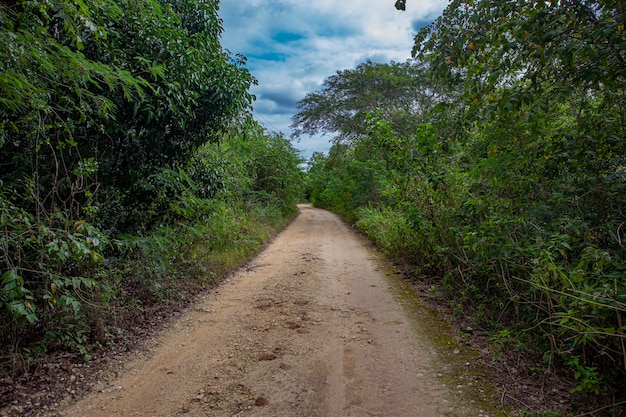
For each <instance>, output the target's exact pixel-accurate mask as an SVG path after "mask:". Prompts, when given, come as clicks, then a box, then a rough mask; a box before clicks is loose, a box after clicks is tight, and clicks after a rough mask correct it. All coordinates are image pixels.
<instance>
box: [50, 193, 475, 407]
mask: <svg viewBox="0 0 626 417" xmlns="http://www.w3.org/2000/svg"><path fill="white" fill-rule="evenodd" d="M300 210H301V214H300V216H299V217H298V218H297V219H296V220H295V221H294V222H293V223H292V224H291V225H290V226H289V227H288V228H287V229H286V230H285V231H283V232H282V233H281V234H280V235H279V236H278V237H277V238H276V240H275V241H274V242H273V243H272V244H271V245H270V246H269V247H268V248H267V249H266V250H265V251H264V252H263V253H262V254H261V255H260V256H258V257H257V258H256V259H255V260H254V261H253V262H252V263H251V264H249V265H248V267H247V268H244V269H242V270H241V271H240V272H239V273H237V274H236V275H235V276H233V277H232V278H231V279H229V280H228V281H227V282H226V283H224V284H223V285H221V286H220V287H219V288H218V289H217V290H214V291H212V292H211V293H210V294H209V295H207V296H206V297H205V299H204V300H203V301H202V302H201V303H199V304H197V305H195V306H194V308H193V309H192V310H191V311H190V312H189V313H188V314H186V315H184V316H183V317H182V318H181V319H179V320H177V321H176V322H175V323H174V324H173V325H172V328H171V330H169V331H168V332H167V333H166V334H164V335H162V336H160V337H159V339H158V340H157V341H156V342H155V344H154V348H153V350H152V351H151V352H150V353H149V354H148V355H146V356H143V357H140V358H137V359H136V360H134V361H133V362H132V363H131V364H130V365H129V366H128V370H127V371H126V372H125V373H124V374H123V375H122V376H120V377H119V378H118V379H117V380H111V381H108V382H107V383H103V385H102V386H101V387H100V388H99V391H98V392H95V393H94V394H92V395H91V396H89V397H87V398H85V399H84V400H82V401H80V402H78V403H76V404H73V405H71V406H68V407H67V408H66V409H65V410H64V411H63V413H62V414H63V415H65V416H81V417H82V416H96V417H98V416H107V417H115V416H176V415H187V416H205V417H206V416H215V417H222V416H227V417H232V416H272V417H287V416H289V417H295V416H307V417H309V416H320V417H321V416H324V417H339V416H355V417H356V416H358V417H363V416H387V417H403V416H407V417H408V416H411V417H415V416H420V417H430V416H481V415H483V416H486V415H487V412H484V411H482V410H481V409H480V407H479V406H478V405H477V404H478V403H476V402H474V400H477V398H476V397H475V395H476V394H475V393H470V394H468V395H466V394H467V390H466V389H470V387H471V386H472V382H468V383H467V385H457V382H451V381H452V380H451V379H449V378H447V377H446V372H447V371H449V370H450V369H451V368H450V365H449V364H446V363H444V362H443V361H442V359H441V355H440V354H439V353H440V352H439V351H440V350H441V349H442V347H441V346H440V343H434V342H433V341H432V340H431V339H432V337H431V336H432V335H429V334H427V333H428V332H426V331H425V330H423V327H424V326H422V324H420V323H419V322H416V321H415V315H414V314H409V311H408V310H407V307H406V306H403V305H402V303H401V302H399V301H398V299H397V297H396V296H394V291H397V289H396V284H394V283H393V282H392V280H390V279H389V277H388V276H387V275H389V274H388V273H387V272H386V271H385V268H384V266H383V265H382V263H381V262H380V261H379V260H378V259H377V257H376V254H375V253H374V252H373V251H372V250H371V249H369V248H368V247H367V246H366V245H364V243H363V241H362V240H361V239H360V238H358V237H357V236H356V235H355V234H354V233H352V231H351V230H350V229H349V228H348V227H346V226H345V225H344V224H343V223H342V222H341V221H340V220H339V219H338V218H337V217H336V216H334V215H333V214H330V213H328V212H326V211H323V210H318V209H314V208H312V207H310V206H307V205H302V206H300ZM431 326H432V324H431ZM457 353H458V352H457ZM466 382H467V381H466ZM479 391H480V390H479Z"/></svg>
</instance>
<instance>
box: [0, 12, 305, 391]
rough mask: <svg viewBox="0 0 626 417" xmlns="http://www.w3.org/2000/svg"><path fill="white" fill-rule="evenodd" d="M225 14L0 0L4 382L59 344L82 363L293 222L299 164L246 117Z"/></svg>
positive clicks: (0, 341)
mask: <svg viewBox="0 0 626 417" xmlns="http://www.w3.org/2000/svg"><path fill="white" fill-rule="evenodd" d="M217 12H218V1H213V0H205V1H194V0H177V1H170V0H146V1H140V2H137V1H127V0H96V1H91V2H89V4H87V2H83V1H80V0H72V1H69V0H52V1H49V0H46V1H20V0H18V1H0V25H2V26H1V30H0V345H1V346H2V350H1V351H0V357H2V358H8V359H9V360H6V361H5V360H3V361H2V366H1V367H0V372H1V373H2V374H3V375H4V374H5V373H6V372H13V373H19V372H20V371H23V370H26V369H28V367H29V366H30V365H31V363H32V362H33V361H34V362H36V361H37V360H38V358H39V357H40V356H41V355H42V354H45V353H46V352H50V351H54V350H55V349H59V348H62V349H65V348H69V349H71V350H73V351H74V352H80V353H81V354H82V356H83V357H84V358H85V359H89V358H90V357H91V353H90V351H91V350H90V348H92V347H94V346H95V345H96V344H98V343H99V344H104V343H108V342H110V341H111V340H113V339H115V337H116V335H118V334H120V332H122V331H123V328H124V327H125V326H130V325H132V324H133V323H134V321H135V320H138V319H139V318H142V317H144V316H145V315H148V314H149V313H150V311H152V310H154V309H163V308H166V307H167V305H168V303H169V302H171V301H174V302H175V301H177V300H178V298H180V297H183V296H184V294H185V293H186V291H185V290H186V289H190V290H193V289H196V288H199V287H200V286H202V285H206V284H207V283H210V282H212V281H213V280H214V279H217V278H219V277H221V276H222V275H223V274H224V273H225V271H227V270H228V269H230V268H233V267H234V266H236V265H237V264H238V263H240V262H242V261H243V260H245V259H246V258H247V257H249V256H251V254H252V253H254V252H255V251H256V250H258V248H259V247H260V246H261V245H262V243H263V242H264V241H265V240H266V239H267V238H268V235H269V233H270V232H271V230H273V229H274V228H276V227H280V225H281V224H284V221H285V219H288V218H290V217H291V216H293V215H294V213H295V202H296V201H297V200H298V199H299V196H300V195H301V191H302V187H301V184H302V181H303V178H302V173H301V171H300V169H299V167H298V165H299V164H300V163H301V161H300V158H299V157H298V155H297V152H296V151H295V149H293V148H292V147H291V145H290V144H289V142H288V141H287V140H286V139H284V138H283V137H282V136H280V135H277V134H273V133H268V132H266V131H265V130H264V129H263V128H261V127H260V126H259V125H258V124H257V123H256V122H254V121H253V120H252V119H251V117H250V106H251V103H252V96H251V95H250V93H249V91H248V89H249V87H250V86H251V85H252V84H253V83H254V82H255V80H254V79H253V77H252V76H251V75H250V73H249V72H248V70H247V69H245V68H244V67H243V64H244V61H245V60H244V58H243V57H233V56H232V55H231V54H230V53H228V52H226V51H224V50H223V49H222V47H221V45H220V39H219V38H220V35H221V31H222V27H221V21H220V19H219V17H218V14H217ZM0 394H2V395H0V397H2V398H3V399H5V400H9V398H8V396H5V395H4V394H3V393H2V391H0Z"/></svg>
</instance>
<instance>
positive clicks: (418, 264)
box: [293, 0, 626, 415]
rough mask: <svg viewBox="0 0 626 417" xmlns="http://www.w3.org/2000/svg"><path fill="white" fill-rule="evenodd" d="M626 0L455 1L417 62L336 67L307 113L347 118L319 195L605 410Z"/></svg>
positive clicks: (324, 160)
mask: <svg viewBox="0 0 626 417" xmlns="http://www.w3.org/2000/svg"><path fill="white" fill-rule="evenodd" d="M413 3H415V2H409V3H408V5H405V2H403V1H400V2H397V4H396V7H397V8H399V9H403V8H404V7H416V4H413ZM624 7H625V6H624V4H623V2H619V1H590V2H557V1H546V2H528V1H507V2H492V1H481V0H476V1H452V2H451V3H450V4H449V6H448V7H447V9H446V11H445V12H444V14H443V16H442V17H440V18H439V19H437V20H436V21H435V22H434V23H433V24H431V25H430V26H428V27H426V28H424V29H422V30H421V31H420V32H419V33H418V34H417V36H416V38H415V47H414V49H413V55H414V57H415V60H414V61H410V62H406V63H394V62H392V63H387V64H377V63H372V62H366V63H363V64H361V65H359V66H357V67H356V68H354V69H351V70H345V71H339V72H337V73H336V74H335V75H333V76H331V77H329V78H328V79H327V80H326V81H325V83H324V85H323V88H322V89H321V90H319V91H317V92H313V93H310V94H308V95H307V96H306V97H305V98H304V99H303V100H302V101H300V103H299V112H298V114H297V115H296V116H295V117H294V118H293V128H294V129H295V135H294V136H295V137H300V136H302V135H307V134H319V133H324V134H330V135H333V146H332V148H331V150H330V152H329V153H328V154H327V155H325V154H319V153H318V154H315V155H313V157H312V158H311V160H310V162H309V172H308V187H309V188H308V191H307V192H308V195H309V196H310V199H311V201H312V202H313V203H314V204H315V205H316V206H319V207H323V208H327V209H330V210H333V211H335V212H337V213H339V214H341V215H342V216H343V217H344V218H346V219H347V220H349V221H350V222H353V223H354V224H355V225H356V227H357V228H358V229H360V230H361V231H363V232H364V233H365V234H366V235H367V236H369V237H370V238H371V239H373V240H374V241H375V242H376V243H377V244H378V246H379V247H380V248H381V249H382V250H383V251H384V252H385V253H386V254H387V255H388V256H390V257H391V258H392V259H394V260H396V261H397V262H398V263H400V264H401V265H403V266H404V268H405V269H406V270H407V271H409V274H410V275H411V276H412V277H413V278H414V279H415V280H419V281H425V282H426V283H428V285H431V284H432V285H433V288H435V287H440V288H442V289H443V290H444V291H445V297H446V298H447V299H448V301H449V302H450V304H451V305H452V306H453V308H454V310H455V311H457V312H458V313H460V314H462V315H467V314H472V315H473V316H474V319H475V320H476V321H477V323H478V325H479V326H480V328H481V329H484V330H486V331H487V332H488V334H489V336H490V338H491V347H492V349H493V350H494V352H496V353H497V351H498V350H500V351H502V350H510V351H520V352H525V353H527V354H528V355H529V357H531V358H533V359H532V360H533V362H531V366H529V367H528V369H524V370H522V372H524V373H526V374H532V375H535V376H536V378H543V377H544V376H545V375H546V374H551V373H555V372H556V373H559V374H563V375H566V376H567V377H568V378H570V379H571V380H572V381H573V388H572V389H571V397H572V401H571V404H569V406H570V412H576V410H577V407H584V409H586V410H590V409H591V410H593V409H594V408H595V409H597V410H600V411H598V413H595V414H593V415H599V414H600V413H604V414H605V415H622V414H620V412H621V413H623V410H624V404H625V401H626V390H625V388H624V381H625V380H626V322H625V320H626V243H625V242H626V212H625V209H626V199H625V198H626V159H625V155H626V140H625V138H626V122H625V120H626V110H625V109H626V96H625V93H624V92H625V91H626V89H625V88H624V87H625V85H626V83H625V81H626V80H625V76H626V75H625V74H626V32H625V29H624V28H625V24H626V9H625V8H624ZM620 410H621V411H620ZM546 413H547V414H549V410H546ZM547 414H545V415H547ZM528 415H539V414H533V412H531V411H530V410H529V411H528ZM541 415H544V414H541Z"/></svg>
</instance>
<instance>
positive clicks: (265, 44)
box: [220, 0, 448, 157]
mask: <svg viewBox="0 0 626 417" xmlns="http://www.w3.org/2000/svg"><path fill="white" fill-rule="evenodd" d="M394 3H395V0H344V1H337V0H311V1H302V0H222V1H221V3H220V17H221V18H222V19H223V25H224V33H223V35H222V45H223V47H224V48H226V49H228V50H229V51H231V52H232V53H234V54H242V55H245V56H246V57H247V58H248V62H247V67H248V68H249V69H250V71H251V72H252V74H253V75H254V76H255V77H256V78H257V80H258V82H259V85H258V86H256V87H253V89H252V93H253V94H255V95H256V97H257V100H256V102H255V104H254V115H255V118H256V119H257V120H258V121H259V122H260V123H261V124H262V125H263V126H265V127H266V128H267V129H269V130H274V131H280V132H283V133H284V134H285V135H286V136H287V137H289V136H290V135H291V129H289V125H290V124H291V118H292V117H293V115H294V114H295V113H296V111H297V110H296V103H297V102H298V101H299V100H301V99H302V98H304V96H305V95H306V94H307V93H310V92H313V91H317V90H319V89H320V88H321V85H322V82H323V81H324V79H325V78H327V77H329V76H331V75H333V74H335V73H336V72H337V71H338V70H344V69H351V68H354V67H356V66H357V65H358V64H359V63H361V62H365V61H366V60H368V59H369V60H371V61H374V62H389V61H396V62H404V61H405V60H406V59H409V58H410V55H411V54H410V52H411V47H412V46H413V37H414V36H415V34H416V32H417V30H418V29H419V28H420V27H423V26H425V25H427V24H428V23H430V22H432V21H433V20H434V19H436V18H437V17H438V16H439V15H441V12H442V11H443V9H444V8H445V6H446V5H447V3H448V2H447V1H446V0H408V1H407V10H406V11H405V12H400V11H398V10H396V9H395V7H394ZM330 139H331V138H330V137H328V136H322V137H319V136H318V137H303V138H301V140H300V141H299V142H294V146H295V147H296V148H297V149H299V150H300V151H301V152H302V155H303V156H307V157H308V156H310V155H311V153H313V152H315V151H319V152H326V151H328V149H329V147H330V143H329V140H330Z"/></svg>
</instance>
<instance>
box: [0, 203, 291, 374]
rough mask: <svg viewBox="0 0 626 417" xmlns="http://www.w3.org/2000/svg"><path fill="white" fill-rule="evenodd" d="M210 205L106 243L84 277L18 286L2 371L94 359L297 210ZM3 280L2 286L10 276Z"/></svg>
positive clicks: (235, 261)
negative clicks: (199, 214)
mask: <svg viewBox="0 0 626 417" xmlns="http://www.w3.org/2000/svg"><path fill="white" fill-rule="evenodd" d="M212 203H213V204H214V206H215V207H214V208H213V211H212V213H211V215H210V216H208V218H206V219H204V220H203V221H201V222H200V221H198V222H195V223H191V224H187V223H180V224H178V225H175V226H169V227H161V228H158V229H156V230H154V231H153V232H151V233H149V234H146V235H145V236H137V235H133V236H121V237H119V238H117V239H114V240H112V241H110V242H108V245H109V246H110V248H109V249H108V250H107V251H106V257H105V258H103V260H102V262H101V264H100V265H99V266H98V267H97V268H93V269H91V270H88V269H84V270H83V271H82V272H83V274H82V275H83V276H82V277H81V278H67V277H63V278H62V277H61V276H60V275H58V276H57V277H53V278H51V279H50V281H49V282H47V284H46V285H44V286H37V287H36V288H33V286H30V288H32V290H31V289H27V288H26V287H24V286H23V284H22V290H21V291H22V294H21V295H22V297H28V298H27V299H30V300H31V303H32V304H31V307H32V311H31V312H28V311H25V312H24V313H28V314H30V316H28V315H23V316H20V315H19V314H20V312H19V311H16V312H14V315H15V317H14V320H12V321H10V322H8V323H5V324H4V325H3V326H2V338H3V341H4V342H5V345H4V349H3V350H2V355H3V356H4V357H6V358H8V359H9V360H7V361H3V366H2V368H0V373H1V374H2V375H3V376H5V377H6V376H8V377H11V378H15V377H17V376H20V375H23V374H24V373H28V372H29V371H31V370H33V369H35V368H36V367H37V366H39V365H41V364H42V363H44V362H46V361H49V360H50V358H51V356H50V355H54V354H56V353H59V352H67V353H69V354H71V355H73V356H75V358H76V360H79V361H90V360H92V359H93V358H94V356H96V355H98V354H99V353H100V352H101V351H102V350H103V349H105V348H106V347H107V346H112V345H115V344H116V343H119V342H120V341H121V340H122V339H123V338H124V337H126V336H127V335H129V334H132V333H133V332H137V331H138V330H140V329H141V328H142V326H143V327H145V326H147V325H149V324H152V323H155V322H156V321H158V320H159V319H161V318H163V317H165V316H167V315H168V314H169V313H171V312H172V311H178V310H180V308H181V307H183V306H184V305H186V304H188V303H189V302H191V301H193V299H194V297H195V296H196V295H197V294H199V293H200V292H202V291H204V290H206V289H208V288H211V287H213V286H215V285H217V284H218V283H219V282H220V281H222V280H223V279H224V278H225V277H227V276H228V275H229V274H230V273H232V272H233V271H234V270H235V269H237V268H238V267H240V266H241V265H243V264H244V263H245V262H247V261H248V260H250V259H251V258H253V257H254V256H255V255H256V254H258V252H259V251H260V250H261V249H262V248H263V246H264V245H265V244H266V243H267V242H268V241H269V240H270V239H271V238H272V236H274V235H275V234H276V233H277V232H278V231H280V230H281V229H282V228H284V227H285V225H286V224H287V223H288V222H289V221H290V220H291V219H292V218H293V217H294V215H295V214H296V212H295V210H291V211H289V212H288V213H283V212H282V211H281V210H280V209H278V208H276V207H271V206H263V205H239V206H233V205H229V204H226V203H224V202H220V201H214V202H212ZM5 275H6V274H5ZM50 276H51V275H50ZM3 279H4V283H5V289H6V288H7V283H8V282H9V280H8V279H7V277H6V276H5V277H4V278H3ZM22 282H23V281H22ZM18 286H19V283H18ZM16 298H17V295H16ZM22 303H23V302H22ZM22 305H23V304H22ZM35 305H37V308H35ZM29 319H32V322H31V321H30V320H29Z"/></svg>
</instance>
